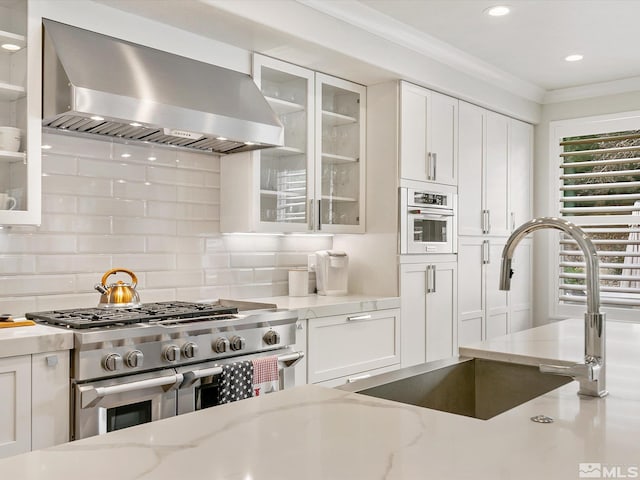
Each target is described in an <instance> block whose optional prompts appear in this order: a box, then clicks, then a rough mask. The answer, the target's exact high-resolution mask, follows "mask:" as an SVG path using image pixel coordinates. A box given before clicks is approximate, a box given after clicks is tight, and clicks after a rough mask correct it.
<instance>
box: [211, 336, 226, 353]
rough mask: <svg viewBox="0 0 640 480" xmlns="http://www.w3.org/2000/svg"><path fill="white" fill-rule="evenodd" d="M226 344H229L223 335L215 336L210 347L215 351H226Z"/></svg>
mask: <svg viewBox="0 0 640 480" xmlns="http://www.w3.org/2000/svg"><path fill="white" fill-rule="evenodd" d="M228 346H229V340H227V339H226V338H224V337H221V338H216V339H215V340H214V341H213V345H212V346H211V348H213V351H214V352H216V353H224V352H226V351H227V347H228Z"/></svg>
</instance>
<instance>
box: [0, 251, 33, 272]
mask: <svg viewBox="0 0 640 480" xmlns="http://www.w3.org/2000/svg"><path fill="white" fill-rule="evenodd" d="M35 271H36V261H35V257H33V256H32V255H28V256H27V255H0V273H1V274H2V275H13V274H25V273H35Z"/></svg>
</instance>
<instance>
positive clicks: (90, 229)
mask: <svg viewBox="0 0 640 480" xmlns="http://www.w3.org/2000/svg"><path fill="white" fill-rule="evenodd" d="M40 231H41V232H76V233H104V234H107V233H111V219H110V218H109V217H89V216H81V215H66V214H65V215H61V214H51V215H46V216H44V217H43V218H42V223H41V224H40Z"/></svg>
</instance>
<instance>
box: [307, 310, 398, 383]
mask: <svg viewBox="0 0 640 480" xmlns="http://www.w3.org/2000/svg"><path fill="white" fill-rule="evenodd" d="M308 329H309V330H308V335H307V347H308V351H307V366H308V367H307V373H308V381H309V383H320V382H326V381H328V380H335V379H339V378H342V377H349V376H350V377H356V376H359V375H361V374H363V373H364V372H370V371H372V370H377V369H381V368H387V367H393V368H398V367H399V366H400V310H398V309H389V310H376V311H370V312H357V313H353V314H350V315H337V316H331V317H322V318H314V319H311V320H309V325H308ZM393 368H391V369H393ZM338 383H340V382H338Z"/></svg>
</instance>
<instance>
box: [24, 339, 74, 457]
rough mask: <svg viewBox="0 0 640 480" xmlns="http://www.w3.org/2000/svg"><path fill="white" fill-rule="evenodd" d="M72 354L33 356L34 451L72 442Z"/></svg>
mask: <svg viewBox="0 0 640 480" xmlns="http://www.w3.org/2000/svg"><path fill="white" fill-rule="evenodd" d="M69 361H70V357H69V351H68V350H61V351H57V352H45V353H37V354H34V355H32V356H31V382H32V387H31V395H32V400H31V450H38V449H41V448H47V447H51V446H53V445H59V444H61V443H66V442H68V441H69V412H70V409H69V395H70V392H69V388H70V386H69Z"/></svg>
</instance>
